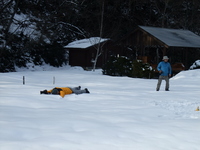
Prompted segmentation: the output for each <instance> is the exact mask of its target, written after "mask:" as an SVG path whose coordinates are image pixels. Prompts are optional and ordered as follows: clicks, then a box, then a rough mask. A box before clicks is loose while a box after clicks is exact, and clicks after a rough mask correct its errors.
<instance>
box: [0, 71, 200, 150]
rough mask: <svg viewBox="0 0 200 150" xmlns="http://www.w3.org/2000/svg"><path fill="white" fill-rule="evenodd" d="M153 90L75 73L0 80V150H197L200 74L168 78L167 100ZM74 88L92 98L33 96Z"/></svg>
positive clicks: (141, 82) (145, 84)
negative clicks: (83, 90)
mask: <svg viewBox="0 0 200 150" xmlns="http://www.w3.org/2000/svg"><path fill="white" fill-rule="evenodd" d="M42 70H45V69H42ZM23 76H25V80H26V82H25V85H23V84H22V83H23V82H22V78H23ZM54 77H55V84H53V78H54ZM156 84H157V80H155V79H151V80H149V79H136V78H128V77H111V76H105V75H102V74H101V70H97V71H95V72H92V71H83V70H82V69H80V68H78V67H75V68H70V67H66V68H61V69H58V70H54V69H51V70H50V71H20V72H13V73H0V149H1V150H199V149H200V140H199V139H200V111H195V109H196V108H197V106H200V70H191V71H184V72H181V73H179V74H178V75H177V76H175V77H173V78H171V79H170V85H171V88H170V91H169V92H168V91H164V84H165V82H164V81H163V83H162V87H161V90H160V91H159V92H157V91H155V88H156ZM78 85H81V86H82V88H86V87H87V88H88V89H89V91H90V92H91V93H90V94H82V95H74V94H71V95H67V96H65V97H64V98H61V97H60V96H58V95H40V94H39V91H40V90H44V89H51V88H53V87H56V86H58V87H59V86H60V87H62V86H71V87H73V86H78Z"/></svg>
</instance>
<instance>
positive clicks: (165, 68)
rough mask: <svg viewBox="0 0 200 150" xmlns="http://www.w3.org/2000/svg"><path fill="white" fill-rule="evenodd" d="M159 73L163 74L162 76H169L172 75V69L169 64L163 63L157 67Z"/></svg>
mask: <svg viewBox="0 0 200 150" xmlns="http://www.w3.org/2000/svg"><path fill="white" fill-rule="evenodd" d="M157 69H158V71H162V72H161V74H160V75H161V76H169V74H172V68H171V65H170V63H169V62H164V61H161V62H160V63H159V64H158V66H157Z"/></svg>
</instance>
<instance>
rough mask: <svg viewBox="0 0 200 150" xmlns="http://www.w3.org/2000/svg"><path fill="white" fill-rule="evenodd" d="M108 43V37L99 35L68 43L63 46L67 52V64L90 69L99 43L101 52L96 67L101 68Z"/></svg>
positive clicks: (104, 60) (106, 53)
mask: <svg viewBox="0 0 200 150" xmlns="http://www.w3.org/2000/svg"><path fill="white" fill-rule="evenodd" d="M110 43H111V40H110V39H103V38H99V37H91V38H88V39H82V40H77V41H74V42H71V43H69V44H68V45H67V46H65V47H64V48H65V49H66V51H67V52H68V54H69V65H71V66H81V67H83V68H84V69H91V68H92V67H93V64H94V59H95V56H96V53H97V46H98V44H100V47H101V50H102V54H101V55H100V56H99V58H98V61H97V64H96V67H97V68H101V67H102V66H103V64H105V62H106V61H107V57H108V52H109V50H108V47H109V44H110Z"/></svg>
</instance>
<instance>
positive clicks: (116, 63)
mask: <svg viewBox="0 0 200 150" xmlns="http://www.w3.org/2000/svg"><path fill="white" fill-rule="evenodd" d="M102 69H103V74H105V75H111V76H128V77H134V78H152V77H154V70H153V69H152V67H151V66H150V64H148V63H143V62H142V61H140V60H134V61H133V60H132V59H130V58H127V57H124V56H120V57H116V56H111V57H110V59H109V60H108V61H107V63H106V64H105V65H104V67H103V68H102Z"/></svg>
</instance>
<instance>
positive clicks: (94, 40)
mask: <svg viewBox="0 0 200 150" xmlns="http://www.w3.org/2000/svg"><path fill="white" fill-rule="evenodd" d="M108 40H109V39H103V38H100V37H91V38H88V39H82V40H77V41H74V42H71V43H69V44H68V45H66V46H64V48H82V49H85V48H88V47H90V46H94V45H96V44H98V43H99V42H100V43H102V42H105V41H108Z"/></svg>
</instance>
